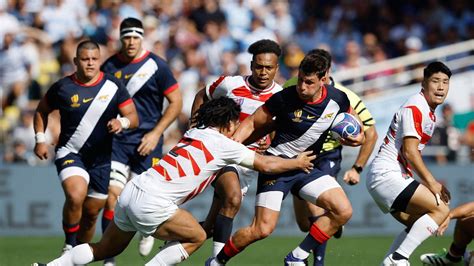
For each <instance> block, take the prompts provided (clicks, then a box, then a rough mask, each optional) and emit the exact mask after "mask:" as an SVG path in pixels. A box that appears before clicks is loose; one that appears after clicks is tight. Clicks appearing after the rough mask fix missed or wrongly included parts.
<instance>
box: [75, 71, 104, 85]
mask: <svg viewBox="0 0 474 266" xmlns="http://www.w3.org/2000/svg"><path fill="white" fill-rule="evenodd" d="M76 75H77V72H76V73H74V74H72V75H71V76H70V77H71V79H72V81H73V82H74V83H76V84H77V85H79V86H82V87H92V86H95V85H97V84H99V82H101V81H102V79H103V78H104V72H102V71H100V72H99V77H98V78H97V80H96V81H94V83H92V84H89V85H87V84H85V83H82V82H81V81H80V80H79V79H78V78H77V76H76Z"/></svg>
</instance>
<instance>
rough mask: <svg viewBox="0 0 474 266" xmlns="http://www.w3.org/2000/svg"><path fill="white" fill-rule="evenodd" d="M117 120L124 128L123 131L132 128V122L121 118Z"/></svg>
mask: <svg viewBox="0 0 474 266" xmlns="http://www.w3.org/2000/svg"><path fill="white" fill-rule="evenodd" d="M117 120H118V121H119V122H120V125H121V126H122V129H128V127H130V120H128V118H126V117H119V118H117Z"/></svg>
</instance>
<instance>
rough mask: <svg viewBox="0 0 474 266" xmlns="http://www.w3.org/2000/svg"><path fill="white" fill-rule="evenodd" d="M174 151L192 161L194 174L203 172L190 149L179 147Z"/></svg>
mask: <svg viewBox="0 0 474 266" xmlns="http://www.w3.org/2000/svg"><path fill="white" fill-rule="evenodd" d="M174 152H176V153H177V154H179V155H181V156H183V157H184V158H186V159H188V160H189V161H191V166H192V167H193V172H194V175H198V174H199V173H200V172H201V168H199V165H198V164H197V163H196V160H194V158H193V157H192V156H191V154H190V153H189V151H187V150H185V149H179V148H178V149H175V150H174Z"/></svg>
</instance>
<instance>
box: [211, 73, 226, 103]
mask: <svg viewBox="0 0 474 266" xmlns="http://www.w3.org/2000/svg"><path fill="white" fill-rule="evenodd" d="M224 79H225V76H220V77H219V78H218V79H217V80H216V81H214V83H212V84H211V86H209V95H210V96H211V98H212V94H213V93H214V91H215V90H216V88H217V86H219V84H221V82H222V81H223V80H224Z"/></svg>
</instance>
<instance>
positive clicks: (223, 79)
mask: <svg viewBox="0 0 474 266" xmlns="http://www.w3.org/2000/svg"><path fill="white" fill-rule="evenodd" d="M250 77H251V76H220V77H219V78H218V79H217V80H216V81H214V82H213V83H211V84H209V85H208V86H206V95H207V97H208V98H209V99H216V98H219V97H222V96H227V97H229V98H231V99H233V100H234V101H235V102H236V103H238V104H239V105H240V108H241V112H240V117H239V120H240V121H243V120H244V119H245V118H247V117H248V116H250V115H251V114H253V113H254V112H255V111H256V110H257V108H258V107H260V106H261V105H263V104H264V103H265V102H266V101H267V100H268V99H269V98H270V97H271V96H272V95H273V94H275V93H277V92H279V91H281V90H282V89H283V88H282V87H281V86H280V85H278V84H277V83H276V82H275V81H273V82H272V84H271V85H270V86H269V87H268V88H266V89H263V90H262V89H258V88H255V87H254V86H252V85H251V84H250V82H249V79H250ZM264 138H265V139H266V140H268V141H269V138H267V137H264ZM249 147H251V148H256V147H258V145H257V144H256V143H253V144H250V145H249Z"/></svg>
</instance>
